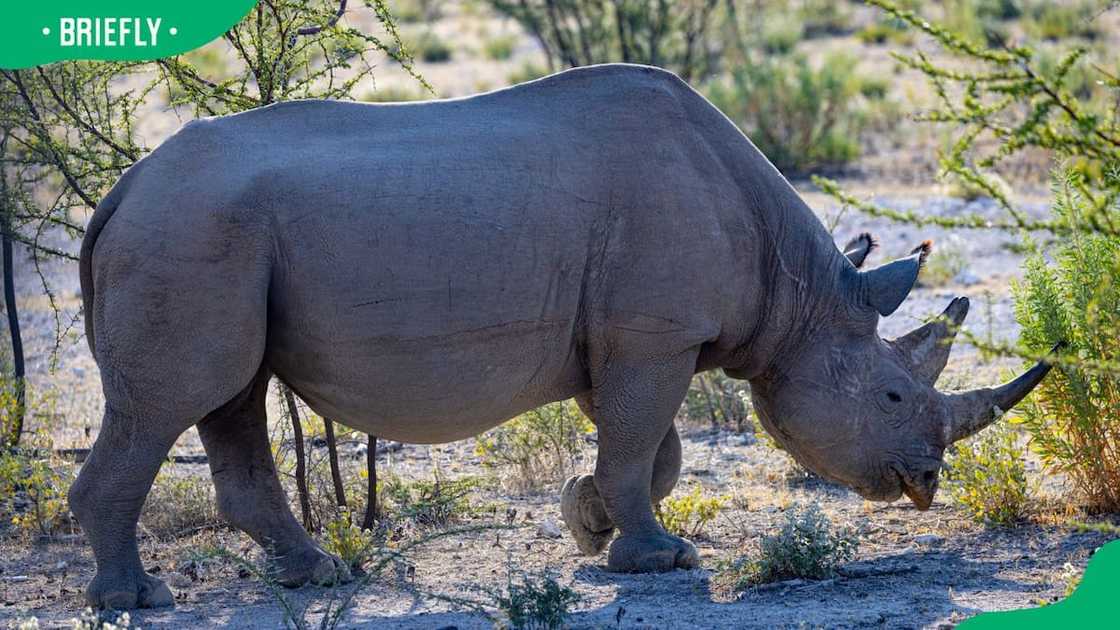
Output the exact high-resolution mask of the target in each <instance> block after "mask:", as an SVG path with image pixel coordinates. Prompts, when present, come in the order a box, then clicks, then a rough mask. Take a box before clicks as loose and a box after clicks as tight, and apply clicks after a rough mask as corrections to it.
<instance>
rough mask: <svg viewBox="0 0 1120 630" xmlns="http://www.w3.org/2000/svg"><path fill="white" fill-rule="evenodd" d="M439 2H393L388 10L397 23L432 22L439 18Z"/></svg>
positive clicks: (424, 0) (396, 0) (433, 0)
mask: <svg viewBox="0 0 1120 630" xmlns="http://www.w3.org/2000/svg"><path fill="white" fill-rule="evenodd" d="M439 4H440V0H393V1H392V2H390V3H389V9H390V11H391V13H392V15H393V18H395V19H396V20H397V21H399V22H402V23H410V22H429V23H430V22H433V21H435V20H437V19H439V17H440V6H439Z"/></svg>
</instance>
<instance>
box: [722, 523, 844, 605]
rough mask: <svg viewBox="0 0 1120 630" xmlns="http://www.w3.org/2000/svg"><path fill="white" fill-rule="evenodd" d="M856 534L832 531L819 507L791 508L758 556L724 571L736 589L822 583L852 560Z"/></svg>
mask: <svg viewBox="0 0 1120 630" xmlns="http://www.w3.org/2000/svg"><path fill="white" fill-rule="evenodd" d="M858 549H859V534H858V532H857V531H856V530H855V529H854V528H851V527H844V528H835V527H834V526H833V525H832V521H831V520H829V518H828V517H827V516H825V514H824V513H823V512H821V509H820V506H819V505H817V504H816V503H812V504H809V505H808V506H794V507H791V508H790V509H789V510H786V513H785V523H784V524H783V525H782V528H781V530H780V531H779V532H778V533H777V534H774V535H770V536H766V537H765V538H763V539H762V543H761V549H760V551H759V553H758V554H757V555H755V556H753V557H748V558H743V559H740V560H738V561H736V562H734V563H732V564H731V565H730V566H729V567H727V568H726V569H725V577H730V578H731V579H732V580H733V581H734V587H735V588H736V589H744V588H747V587H749V586H752V585H756V584H765V583H768V582H778V581H782V580H788V579H793V578H809V579H814V580H816V579H823V578H826V577H829V576H831V575H833V574H835V572H836V569H837V567H839V566H840V565H841V564H843V563H844V562H847V561H849V560H851V559H852V558H854V557H855V555H856V552H857V551H858Z"/></svg>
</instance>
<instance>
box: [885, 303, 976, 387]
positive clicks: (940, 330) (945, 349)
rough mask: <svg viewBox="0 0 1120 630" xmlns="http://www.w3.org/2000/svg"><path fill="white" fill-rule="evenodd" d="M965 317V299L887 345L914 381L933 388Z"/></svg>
mask: <svg viewBox="0 0 1120 630" xmlns="http://www.w3.org/2000/svg"><path fill="white" fill-rule="evenodd" d="M967 315H968V298H967V297H963V296H962V297H958V298H954V299H953V301H952V302H949V306H948V307H947V308H946V309H945V311H944V312H943V313H941V316H940V317H938V318H937V319H934V320H933V321H931V322H929V323H927V324H925V325H923V326H922V327H920V328H917V329H915V330H912V331H910V332H909V333H907V334H905V335H903V336H901V337H899V338H898V339H895V340H894V341H892V342H890V343H891V345H893V346H894V347H895V349H896V350H898V351H899V352H901V353H902V355H903V356H904V357H906V359H907V361H908V362H909V366H908V367H909V368H910V373H911V374H913V375H914V378H916V379H917V380H919V381H921V382H922V383H925V384H926V385H933V384H934V383H936V382H937V377H938V376H940V375H941V370H944V369H945V364H946V363H947V362H948V361H949V351H950V350H952V343H953V338H954V337H956V336H957V330H958V329H959V328H960V326H961V324H962V323H963V322H964V318H965V316H967Z"/></svg>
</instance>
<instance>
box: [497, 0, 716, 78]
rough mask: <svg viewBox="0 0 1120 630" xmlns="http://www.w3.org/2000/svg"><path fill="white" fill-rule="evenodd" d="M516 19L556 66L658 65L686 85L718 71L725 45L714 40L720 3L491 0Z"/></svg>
mask: <svg viewBox="0 0 1120 630" xmlns="http://www.w3.org/2000/svg"><path fill="white" fill-rule="evenodd" d="M488 4H489V5H490V6H492V7H493V8H494V9H495V10H497V11H498V12H499V13H501V14H502V15H505V16H508V17H510V18H513V19H514V20H516V21H517V22H518V24H520V25H521V27H522V28H523V29H524V30H525V32H527V33H528V34H529V35H530V36H532V37H533V38H534V39H536V40H537V43H538V44H539V45H540V48H541V50H542V51H544V53H545V54H546V55H548V56H549V66H550V67H553V68H562V67H569V68H574V67H577V66H588V65H592V64H599V63H610V62H619V61H622V62H629V63H644V64H649V65H654V66H660V67H662V68H666V69H668V70H671V71H673V72H675V73H677V75H679V76H680V77H681V78H682V79H684V80H685V81H690V80H692V79H697V80H699V79H703V78H705V77H707V76H709V75H710V74H711V73H712V72H713V71H714V70H715V69H716V68H717V64H718V61H719V58H720V56H721V55H722V54H723V53H724V52H725V50H724V48H725V47H724V46H723V45H722V44H721V42H720V41H719V40H718V38H717V37H715V36H714V34H715V32H716V31H717V30H718V25H719V22H720V20H719V19H717V16H719V15H720V14H721V12H720V11H717V10H716V7H717V3H716V2H711V1H707V0H706V1H704V2H650V1H649V0H562V1H560V2H557V1H556V0H488Z"/></svg>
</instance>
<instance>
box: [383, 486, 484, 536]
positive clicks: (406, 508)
mask: <svg viewBox="0 0 1120 630" xmlns="http://www.w3.org/2000/svg"><path fill="white" fill-rule="evenodd" d="M478 485H479V481H478V479H475V478H473V477H464V478H461V479H445V478H444V477H443V476H442V475H440V474H436V475H435V476H434V477H433V478H432V479H431V480H427V479H417V480H415V481H406V480H404V479H401V478H400V477H395V476H394V477H389V478H388V479H386V480H385V485H384V490H385V495H386V497H387V498H388V500H389V501H391V502H392V503H393V506H394V508H395V510H396V512H397V514H398V515H399V516H400V517H402V518H405V519H407V520H409V521H412V522H413V523H415V524H417V525H421V526H425V527H443V526H446V525H448V524H450V523H453V522H455V521H458V520H461V519H462V518H464V517H466V516H469V515H471V514H473V513H474V510H473V508H472V506H471V501H470V494H471V492H472V491H473V490H474V489H475V488H477V487H478Z"/></svg>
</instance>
